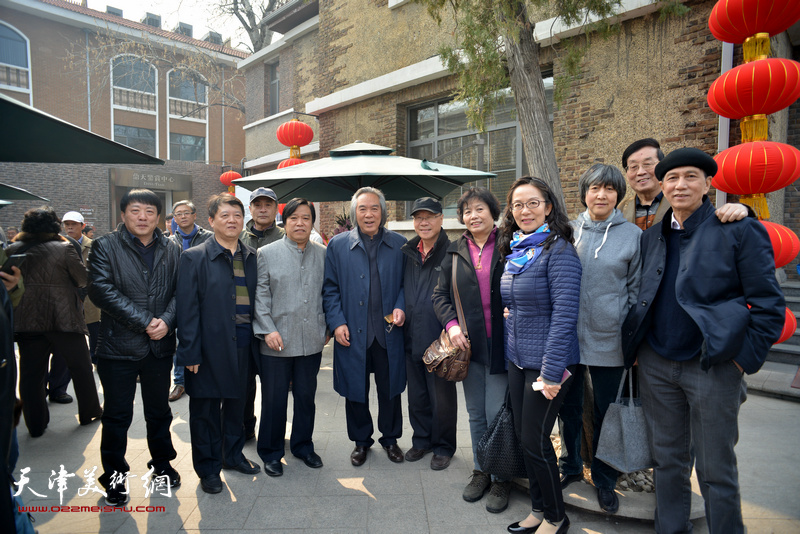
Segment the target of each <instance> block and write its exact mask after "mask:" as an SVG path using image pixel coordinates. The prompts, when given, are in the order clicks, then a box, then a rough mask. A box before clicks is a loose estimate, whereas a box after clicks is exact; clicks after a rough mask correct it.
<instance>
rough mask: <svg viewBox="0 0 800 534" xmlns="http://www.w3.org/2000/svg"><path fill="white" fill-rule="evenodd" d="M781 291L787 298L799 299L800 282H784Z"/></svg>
mask: <svg viewBox="0 0 800 534" xmlns="http://www.w3.org/2000/svg"><path fill="white" fill-rule="evenodd" d="M781 289H782V290H783V294H784V295H786V296H787V297H800V282H784V283H782V284H781Z"/></svg>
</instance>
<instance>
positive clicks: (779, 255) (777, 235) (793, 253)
mask: <svg viewBox="0 0 800 534" xmlns="http://www.w3.org/2000/svg"><path fill="white" fill-rule="evenodd" d="M761 224H763V225H764V227H765V228H766V229H767V233H768V234H769V240H770V241H771V242H772V252H773V253H774V254H775V268H776V269H780V268H781V267H783V266H784V265H787V264H788V263H789V262H790V261H792V260H793V259H795V258H796V257H797V254H798V253H800V239H798V238H797V234H795V233H794V232H792V231H791V230H789V229H788V228H786V227H785V226H783V225H780V224H776V223H773V222H769V221H761Z"/></svg>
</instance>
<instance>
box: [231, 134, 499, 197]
mask: <svg viewBox="0 0 800 534" xmlns="http://www.w3.org/2000/svg"><path fill="white" fill-rule="evenodd" d="M392 152H394V150H393V149H391V148H388V147H385V146H380V145H372V144H369V143H362V142H360V141H356V142H355V143H351V144H349V145H345V146H343V147H340V148H336V149H333V150H331V155H330V157H328V158H322V159H318V160H314V161H309V162H307V163H303V164H300V165H294V166H292V167H285V168H283V169H278V170H274V171H269V172H263V173H260V174H254V175H253V176H248V177H245V178H239V179H238V180H234V183H235V184H236V185H239V186H241V187H245V188H247V189H250V190H253V189H256V188H258V187H269V188H270V189H272V190H273V191H275V194H276V195H277V196H278V202H286V201H287V200H291V199H292V198H294V197H302V198H306V199H308V200H312V201H317V202H327V201H336V200H350V199H351V198H352V196H353V193H355V192H356V191H357V190H358V189H359V188H361V187H365V186H370V187H376V188H378V189H380V190H381V191H383V194H384V195H385V196H386V199H387V200H415V199H417V198H419V197H425V196H430V197H435V198H439V199H441V198H442V197H444V196H445V195H446V194H447V193H449V192H450V191H452V190H453V189H454V188H456V187H458V186H460V185H463V184H465V183H467V182H472V181H474V180H480V179H485V178H493V177H495V176H496V175H495V174H492V173H490V172H483V171H473V170H471V169H464V168H462V167H454V166H452V165H443V164H441V163H433V162H430V161H426V160H419V159H413V158H405V157H402V156H392V155H391V153H392Z"/></svg>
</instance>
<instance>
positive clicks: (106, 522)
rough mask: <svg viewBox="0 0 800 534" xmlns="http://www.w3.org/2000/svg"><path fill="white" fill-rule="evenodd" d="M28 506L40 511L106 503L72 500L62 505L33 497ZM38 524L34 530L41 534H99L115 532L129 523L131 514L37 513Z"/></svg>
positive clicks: (94, 500)
mask: <svg viewBox="0 0 800 534" xmlns="http://www.w3.org/2000/svg"><path fill="white" fill-rule="evenodd" d="M25 505H26V506H36V507H37V508H38V509H39V510H42V509H48V510H50V509H51V508H50V507H53V506H90V507H91V506H98V507H99V506H104V505H105V501H103V500H102V497H100V499H95V498H92V499H80V500H79V501H78V500H71V501H69V502H68V501H66V500H65V502H64V504H63V505H61V504H60V502H59V500H58V499H39V498H36V497H33V496H32V495H31V498H26V499H25ZM32 515H33V517H34V519H35V520H36V522H35V523H34V524H33V526H34V528H35V529H36V530H37V531H38V532H39V533H40V534H46V533H50V532H53V533H64V532H69V533H70V534H83V533H97V532H114V531H115V530H116V529H117V528H119V527H120V526H121V525H122V524H123V523H124V522H125V521H127V519H128V516H129V514H128V513H127V512H122V511H119V512H108V513H99V512H76V513H70V512H63V511H59V512H52V511H47V512H41V511H37V512H35V513H33V514H32Z"/></svg>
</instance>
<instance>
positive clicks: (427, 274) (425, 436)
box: [403, 197, 458, 471]
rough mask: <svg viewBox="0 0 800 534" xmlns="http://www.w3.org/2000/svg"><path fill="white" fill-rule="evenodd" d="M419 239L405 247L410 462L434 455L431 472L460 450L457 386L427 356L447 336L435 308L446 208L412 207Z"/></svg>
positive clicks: (428, 203) (428, 201)
mask: <svg viewBox="0 0 800 534" xmlns="http://www.w3.org/2000/svg"><path fill="white" fill-rule="evenodd" d="M411 217H412V218H413V219H414V231H415V232H416V233H417V237H415V238H413V239H412V240H411V241H409V242H408V243H406V244H405V245H403V253H404V254H405V262H406V265H405V275H404V280H403V288H404V290H405V294H406V295H405V296H406V325H405V327H404V328H403V331H404V332H405V345H406V347H405V348H406V374H407V376H408V419H409V422H410V423H411V428H412V429H413V430H414V435H413V436H412V438H411V444H412V447H411V448H410V449H409V450H408V451H407V452H406V456H405V458H406V461H409V462H416V461H417V460H421V459H422V457H423V456H425V455H426V454H427V453H428V452H431V451H433V457H432V458H431V469H433V470H434V471H439V470H442V469H446V468H447V466H449V465H450V459H451V458H452V457H453V454H455V450H456V419H457V416H458V401H457V398H456V383H455V382H449V381H447V380H445V379H444V378H440V377H438V376H436V374H435V373H429V372H428V370H427V369H426V368H425V364H424V363H422V355H423V354H425V350H426V349H427V348H428V347H429V346H430V344H431V343H433V342H434V341H435V340H436V338H438V337H439V334H440V333H441V332H442V325H441V323H439V319H438V318H437V317H436V312H435V311H434V309H433V302H432V301H431V297H432V296H433V289H434V288H435V287H436V283H437V282H438V281H439V273H441V272H442V261H443V260H444V258H445V256H446V255H447V248H448V247H449V246H450V240H449V239H447V234H446V233H445V232H443V231H442V221H443V217H442V205H441V204H440V203H439V201H437V200H435V199H433V198H430V197H423V198H419V199H417V200H415V201H414V205H413V206H412V207H411Z"/></svg>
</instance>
